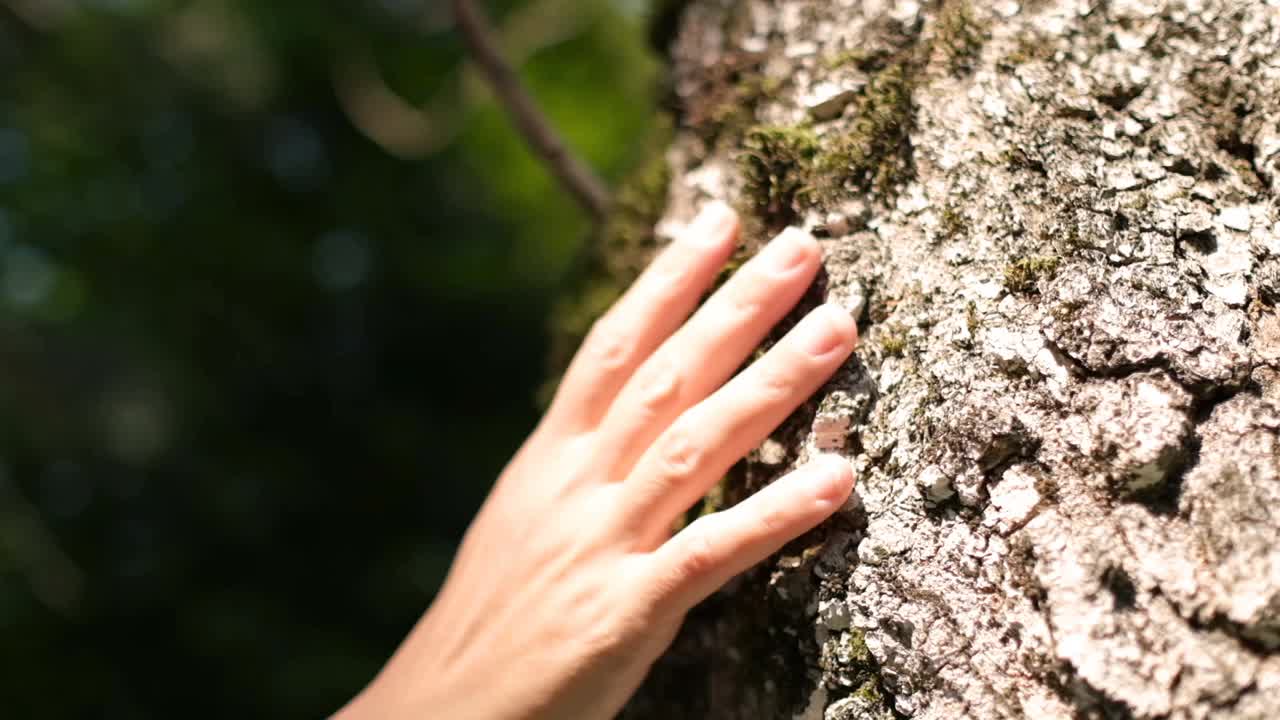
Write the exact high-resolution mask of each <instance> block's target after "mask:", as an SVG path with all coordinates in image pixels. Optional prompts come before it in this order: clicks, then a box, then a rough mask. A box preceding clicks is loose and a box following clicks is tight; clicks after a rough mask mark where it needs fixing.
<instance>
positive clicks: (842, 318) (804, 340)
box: [795, 305, 857, 356]
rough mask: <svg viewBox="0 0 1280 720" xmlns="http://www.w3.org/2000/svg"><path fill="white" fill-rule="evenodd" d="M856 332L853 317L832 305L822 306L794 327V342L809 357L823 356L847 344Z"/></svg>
mask: <svg viewBox="0 0 1280 720" xmlns="http://www.w3.org/2000/svg"><path fill="white" fill-rule="evenodd" d="M853 332H857V329H856V326H854V323H853V317H851V316H850V315H849V313H847V312H845V311H844V310H843V309H841V308H839V307H836V306H834V305H823V306H822V307H819V308H818V309H817V310H814V311H813V312H811V313H809V315H808V316H807V317H805V319H804V320H801V321H800V324H799V325H797V326H796V329H795V333H796V342H797V343H798V344H799V346H800V349H801V350H803V351H804V352H807V353H809V354H810V355H816V356H823V355H826V354H828V353H830V352H834V351H835V350H836V349H837V348H840V347H842V346H844V345H846V344H847V343H848V342H849V338H850V337H851V333H853Z"/></svg>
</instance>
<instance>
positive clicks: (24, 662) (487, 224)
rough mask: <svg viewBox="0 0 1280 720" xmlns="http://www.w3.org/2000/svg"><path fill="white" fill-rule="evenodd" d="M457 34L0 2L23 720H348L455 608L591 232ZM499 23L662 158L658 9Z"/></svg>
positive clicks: (10, 451)
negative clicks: (489, 495)
mask: <svg viewBox="0 0 1280 720" xmlns="http://www.w3.org/2000/svg"><path fill="white" fill-rule="evenodd" d="M446 7H447V3H444V2H441V0H363V1H360V2H351V3H324V2H313V1H311V0H307V1H305V2H304V1H302V0H274V1H273V2H257V1H256V0H181V1H180V0H57V1H54V0H0V637H2V638H3V641H2V642H0V667H3V669H4V670H3V679H0V712H2V713H3V715H4V716H5V717H12V718H25V717H40V718H100V717H101V718H143V717H211V718H212V717H218V718H222V717H273V718H275V717H319V716H323V715H325V714H327V713H329V712H331V711H333V710H334V709H336V708H337V707H338V706H339V705H340V704H341V703H342V702H344V701H345V700H346V699H347V698H348V697H349V696H350V695H351V694H352V693H354V692H355V691H357V690H358V689H359V688H360V687H361V685H362V684H363V683H365V682H366V681H368V680H369V679H370V678H371V677H372V675H373V673H374V672H375V671H376V669H377V668H378V667H379V665H380V664H381V662H382V661H383V660H384V659H385V658H386V657H387V656H388V655H389V653H390V652H391V651H392V650H393V649H394V646H395V644H396V642H397V641H398V640H399V639H400V638H401V637H402V636H403V634H404V633H405V632H406V631H407V630H408V628H409V627H410V625H411V624H412V623H413V621H414V620H415V619H416V618H417V616H418V615H419V614H420V613H421V611H422V610H423V608H425V606H426V604H427V603H428V601H429V600H430V598H431V596H432V594H433V593H434V591H435V590H436V588H437V587H438V585H439V583H440V582H441V580H442V578H443V574H444V572H445V571H446V569H447V566H448V563H449V561H450V558H451V556H452V553H453V551H454V548H455V545H456V543H457V542H458V540H459V538H460V536H461V533H462V531H463V530H464V529H465V527H466V524H467V522H468V520H469V518H470V516H471V515H472V513H474V511H475V510H476V509H477V507H478V506H479V503H480V501H481V500H482V499H483V496H484V494H485V492H486V491H487V489H488V485H489V483H490V482H492V479H493V478H494V476H495V475H496V473H497V472H498V471H499V470H500V469H501V467H502V465H503V464H504V463H505V461H506V459H507V458H508V457H509V456H510V454H511V453H512V452H513V451H514V449H515V447H516V446H517V445H518V443H519V442H520V441H521V440H522V439H523V437H524V435H525V434H526V433H527V432H528V431H529V430H530V429H531V427H532V424H533V423H534V422H535V420H536V412H537V411H536V406H535V403H534V392H535V389H536V388H537V386H538V384H539V382H540V381H541V380H542V379H543V377H544V376H545V371H546V368H545V365H544V357H545V356H546V352H547V339H546V337H545V333H544V327H545V325H546V314H547V312H548V309H549V308H550V307H551V305H552V304H553V302H554V301H555V296H556V293H557V292H558V290H559V289H560V288H561V287H563V286H564V284H565V281H566V274H567V273H568V272H569V270H570V267H571V264H572V260H573V258H574V256H575V253H577V252H578V249H579V247H580V245H581V243H582V242H583V241H584V239H585V238H586V237H587V234H588V232H589V228H588V225H587V222H586V219H585V216H584V215H583V214H581V213H580V212H579V211H578V210H577V208H575V207H574V206H573V205H572V203H571V201H570V199H569V198H568V196H567V195H565V194H564V193H562V192H561V191H560V189H559V188H558V187H556V186H555V185H554V183H553V181H552V179H551V177H550V175H549V174H548V173H547V172H546V171H545V169H544V168H543V167H542V166H541V165H540V163H539V162H538V161H537V160H536V159H535V158H533V157H531V156H530V154H529V153H528V151H527V150H526V148H525V146H524V144H523V143H522V141H521V140H520V139H519V137H518V136H517V135H516V134H515V133H514V132H513V130H512V128H511V125H510V124H509V123H508V121H507V119H506V116H505V114H504V113H503V111H502V109H501V108H499V107H497V106H496V105H495V104H494V102H493V101H492V99H491V96H490V95H489V94H488V93H487V92H486V89H485V88H484V87H483V84H482V83H481V82H479V80H478V78H477V77H475V75H474V73H473V72H471V71H469V70H468V69H467V66H466V64H465V62H464V57H463V48H462V44H461V42H460V41H459V39H458V38H456V37H455V36H454V35H453V34H452V33H451V30H450V19H449V15H448V12H447V9H446ZM489 9H490V11H491V14H492V15H493V17H494V20H495V22H496V23H497V24H498V25H499V26H500V27H501V28H502V29H503V43H504V45H505V46H506V47H508V49H509V50H510V51H511V52H512V53H513V54H514V55H515V56H516V57H517V58H519V60H520V65H521V72H522V73H523V75H524V77H525V79H526V81H527V83H528V84H529V87H530V88H531V90H532V91H533V93H534V94H535V95H536V97H537V98H538V99H539V100H540V101H541V103H542V104H543V105H544V107H545V108H546V110H547V112H548V114H549V115H550V116H551V118H552V119H553V121H554V123H555V124H556V125H557V126H558V127H559V128H561V129H562V131H563V133H564V134H565V135H566V137H567V138H568V140H569V142H570V144H571V145H573V146H574V147H575V148H577V149H579V150H580V151H581V152H582V153H583V154H584V155H585V156H586V158H587V159H588V160H589V161H590V162H591V164H593V165H594V166H595V167H596V168H598V169H599V170H600V171H601V172H602V173H603V174H604V175H606V176H607V177H609V178H610V179H611V180H614V181H616V180H617V179H618V178H619V177H620V176H622V174H623V173H625V172H626V170H627V169H628V168H629V167H632V166H634V165H636V164H638V163H640V162H641V161H642V160H643V159H644V158H642V157H640V156H641V155H642V154H643V152H644V150H645V148H646V144H645V142H644V139H645V137H646V135H647V134H648V132H649V130H650V124H651V122H652V116H653V111H652V107H653V102H654V96H655V87H656V84H657V77H658V74H659V73H658V66H657V62H656V61H655V59H654V58H653V57H652V56H651V54H650V51H649V48H648V47H647V45H646V39H645V32H644V26H643V25H644V23H643V19H644V18H643V16H644V15H645V12H646V10H647V7H646V4H645V3H644V2H643V0H640V1H637V0H508V1H506V2H502V3H494V4H491V5H490V6H489ZM494 582H502V578H500V577H495V578H494Z"/></svg>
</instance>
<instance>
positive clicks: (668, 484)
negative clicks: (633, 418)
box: [622, 305, 857, 547]
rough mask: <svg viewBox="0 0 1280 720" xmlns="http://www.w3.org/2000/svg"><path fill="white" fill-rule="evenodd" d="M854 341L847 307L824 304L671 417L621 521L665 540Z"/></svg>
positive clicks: (635, 477) (634, 480)
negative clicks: (729, 377) (756, 358)
mask: <svg viewBox="0 0 1280 720" xmlns="http://www.w3.org/2000/svg"><path fill="white" fill-rule="evenodd" d="M856 342H857V327H856V325H855V324H854V321H853V318H852V317H851V316H850V315H849V313H847V312H845V311H844V310H843V309H841V308H839V307H837V306H834V305H823V306H822V307H819V308H817V309H816V310H814V311H813V312H811V313H809V315H807V316H806V317H805V318H804V319H803V320H801V321H800V323H799V324H798V325H796V327H795V328H793V329H792V330H791V332H789V333H787V335H786V336H785V337H784V338H783V339H782V340H781V341H780V342H779V343H778V344H777V345H775V346H774V347H773V348H772V349H771V350H770V351H769V352H768V353H767V354H766V355H765V356H764V357H763V358H761V359H760V360H759V361H757V362H755V363H754V364H752V365H751V367H749V368H747V369H746V370H744V371H743V372H742V373H741V374H739V375H738V376H737V377H735V378H734V379H733V380H732V381H730V382H729V383H727V384H726V385H725V386H724V387H722V388H720V389H719V390H717V391H716V392H715V393H714V394H712V395H711V396H710V397H708V398H707V399H706V400H704V401H703V402H701V403H699V404H698V405H696V406H695V407H693V408H691V409H689V410H688V411H687V412H685V413H684V414H683V415H681V416H680V417H679V418H678V419H677V420H676V421H675V422H674V423H672V424H671V426H670V427H669V428H667V430H666V431H664V432H663V433H662V435H661V436H660V437H659V438H658V440H657V441H656V442H655V443H654V444H653V445H652V447H650V448H649V449H648V450H647V451H646V452H645V453H644V455H643V456H642V457H641V459H640V461H639V462H638V463H637V464H636V466H635V468H634V470H633V471H632V474H631V476H630V477H628V479H627V484H626V485H625V486H624V492H623V496H624V498H625V501H624V508H625V509H624V510H623V511H622V516H623V524H624V525H626V526H628V528H630V529H632V530H633V531H634V532H636V534H637V535H638V538H639V545H640V546H641V547H645V546H652V545H656V544H657V543H658V542H661V541H662V540H665V539H666V531H667V528H669V527H670V526H671V521H672V520H674V519H675V517H676V516H677V515H678V514H679V513H681V512H683V511H684V510H685V509H687V508H688V507H689V506H690V505H692V504H693V502H694V501H695V500H697V499H698V498H699V497H701V496H702V495H703V494H704V493H705V492H706V491H707V490H708V488H710V486H711V485H713V484H714V483H715V482H716V480H718V479H719V478H720V477H722V476H723V475H724V473H725V472H727V471H728V469H729V468H730V467H731V466H732V465H733V463H735V462H737V461H738V459H739V458H741V457H742V456H743V455H745V454H747V453H748V452H749V451H750V450H751V449H752V448H754V447H756V446H758V445H759V444H760V443H761V442H762V441H763V440H764V439H765V438H766V437H768V435H769V433H770V432H772V431H773V430H774V428H776V427H777V426H778V425H779V424H781V423H782V421H783V420H785V419H786V418H787V416H788V415H790V414H791V413H792V412H793V411H794V410H795V409H796V408H797V407H798V406H799V405H800V404H801V403H803V402H804V401H805V400H807V399H808V398H809V397H810V396H812V395H813V393H814V392H815V391H816V390H817V389H818V388H819V387H820V386H821V385H822V383H823V382H825V381H826V380H827V378H829V377H830V376H831V374H832V373H833V372H835V371H836V369H837V368H839V367H840V365H841V364H842V363H844V361H845V360H846V359H848V357H849V354H850V353H851V352H853V347H854V345H855V343H856Z"/></svg>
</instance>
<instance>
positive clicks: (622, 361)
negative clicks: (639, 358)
mask: <svg viewBox="0 0 1280 720" xmlns="http://www.w3.org/2000/svg"><path fill="white" fill-rule="evenodd" d="M616 328H617V323H616V322H614V320H613V318H612V317H611V316H609V315H606V316H604V317H602V318H600V319H599V320H597V321H596V322H595V324H594V325H592V326H591V332H590V333H589V334H588V335H587V343H586V346H587V353H588V355H590V357H591V359H592V361H593V362H594V363H596V365H597V366H598V367H601V368H603V369H606V370H616V369H619V368H622V367H625V366H626V364H627V361H628V359H629V358H630V356H631V342H630V340H629V339H628V338H627V336H626V335H625V334H623V333H622V332H620V331H618V330H617V329H616Z"/></svg>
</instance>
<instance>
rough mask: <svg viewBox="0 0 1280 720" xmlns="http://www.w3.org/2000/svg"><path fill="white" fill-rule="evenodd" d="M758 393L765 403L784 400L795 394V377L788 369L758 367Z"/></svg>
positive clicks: (767, 366)
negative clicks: (761, 395)
mask: <svg viewBox="0 0 1280 720" xmlns="http://www.w3.org/2000/svg"><path fill="white" fill-rule="evenodd" d="M758 383H759V392H761V393H762V394H763V396H764V399H765V401H766V402H768V401H780V400H786V399H788V398H790V397H792V396H793V395H794V394H795V390H796V377H795V373H794V371H792V370H791V369H790V368H787V367H782V366H781V365H775V364H768V363H767V364H764V365H762V366H761V367H760V377H759V380H758Z"/></svg>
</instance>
